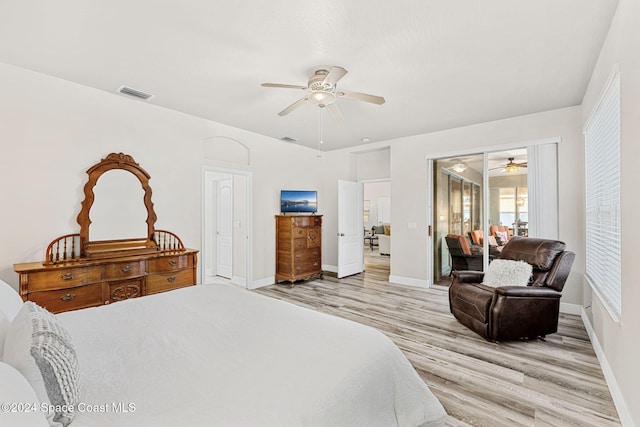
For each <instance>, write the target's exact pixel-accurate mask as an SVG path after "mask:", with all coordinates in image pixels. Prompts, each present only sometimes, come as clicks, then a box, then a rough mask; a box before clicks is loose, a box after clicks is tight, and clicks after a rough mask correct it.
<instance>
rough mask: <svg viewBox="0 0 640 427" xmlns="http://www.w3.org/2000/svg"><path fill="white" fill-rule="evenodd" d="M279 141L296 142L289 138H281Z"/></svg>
mask: <svg viewBox="0 0 640 427" xmlns="http://www.w3.org/2000/svg"><path fill="white" fill-rule="evenodd" d="M280 140H281V141H284V142H296V139H294V138H291V137H289V136H283V137H282V138H280Z"/></svg>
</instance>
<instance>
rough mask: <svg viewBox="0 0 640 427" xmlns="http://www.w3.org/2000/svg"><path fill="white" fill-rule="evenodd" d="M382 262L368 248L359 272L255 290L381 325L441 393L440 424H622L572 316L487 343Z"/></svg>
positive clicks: (440, 294) (441, 302)
mask: <svg viewBox="0 0 640 427" xmlns="http://www.w3.org/2000/svg"><path fill="white" fill-rule="evenodd" d="M366 250H368V249H365V251H366ZM385 258H386V259H385ZM388 263H389V258H388V257H379V256H377V250H374V251H373V253H368V254H367V262H366V264H365V265H366V271H365V273H362V274H358V275H355V276H351V277H348V278H345V279H340V280H339V279H336V278H334V277H329V276H325V277H324V278H323V279H321V280H314V281H311V282H303V283H299V284H296V286H295V287H294V288H290V287H289V286H288V285H283V284H280V285H271V286H267V287H264V288H260V289H258V290H256V292H259V293H261V294H263V295H268V296H271V297H274V298H278V299H282V300H286V301H289V302H291V303H293V304H297V305H301V306H304V307H308V308H311V309H313V310H317V311H321V312H325V313H329V314H333V315H336V316H340V317H343V318H347V319H350V320H353V321H356V322H359V323H363V324H366V325H369V326H372V327H374V328H377V329H379V330H381V331H383V332H384V333H385V334H387V336H389V338H391V339H392V340H393V341H394V342H395V343H396V345H397V346H398V347H399V348H400V349H401V350H402V351H403V352H404V354H405V355H406V356H407V358H408V359H409V361H410V362H411V363H412V364H413V366H414V367H415V368H416V370H417V371H418V373H419V374H420V376H421V377H422V378H423V380H424V381H425V382H426V383H427V384H428V385H429V387H430V388H431V390H432V391H433V393H434V394H435V395H436V396H437V397H438V399H440V402H442V405H443V406H444V407H445V409H446V410H447V413H448V414H449V417H448V419H447V423H446V425H447V426H491V427H494V426H594V427H601V426H619V425H620V422H619V419H618V415H617V413H616V410H615V407H614V405H613V402H612V400H611V396H610V394H609V390H608V388H607V385H606V383H605V380H604V377H603V374H602V370H601V369H600V365H599V364H598V360H597V358H596V356H595V353H594V351H593V348H592V346H591V343H590V341H589V338H588V336H587V333H586V331H585V328H584V325H583V324H582V321H581V319H580V317H579V316H572V315H561V316H560V325H559V331H558V333H556V334H553V335H550V336H548V337H547V339H546V340H545V341H542V340H535V341H515V342H504V343H490V342H487V341H486V340H484V339H483V338H481V337H480V336H478V335H476V334H475V333H474V332H472V331H470V330H468V329H467V328H465V327H464V326H462V325H460V324H459V323H458V322H457V321H456V320H455V318H454V317H453V316H452V315H451V314H450V312H449V306H448V299H447V294H446V291H440V290H433V289H421V288H415V287H408V286H401V285H394V284H389V282H388V281H387V278H388V275H389V267H388Z"/></svg>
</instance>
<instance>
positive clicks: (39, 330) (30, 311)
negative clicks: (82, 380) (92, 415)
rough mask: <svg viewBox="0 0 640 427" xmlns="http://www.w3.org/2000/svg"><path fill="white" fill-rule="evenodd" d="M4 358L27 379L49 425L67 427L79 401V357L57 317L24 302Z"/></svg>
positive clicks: (10, 331) (15, 321) (14, 324)
mask: <svg viewBox="0 0 640 427" xmlns="http://www.w3.org/2000/svg"><path fill="white" fill-rule="evenodd" d="M3 360H4V361H5V362H6V363H9V364H10V365H12V366H13V367H14V368H16V369H17V370H18V371H20V373H21V374H22V375H24V377H25V378H26V379H27V381H29V383H30V384H31V387H33V389H34V390H35V392H36V395H37V396H38V400H39V401H40V403H44V404H46V405H51V406H52V407H55V410H53V411H51V412H50V413H48V414H47V419H48V421H49V424H50V425H52V426H58V425H62V426H67V425H68V424H69V423H70V422H71V421H72V420H73V416H74V412H73V409H74V408H75V406H76V405H77V404H78V401H79V395H80V385H79V381H78V359H77V357H76V353H75V350H74V348H73V346H72V345H71V337H70V336H69V333H68V332H67V330H66V329H65V328H64V327H63V326H62V325H61V324H60V323H59V322H58V319H57V318H56V317H55V316H54V315H53V314H51V313H49V312H48V311H47V310H45V309H44V308H42V307H39V306H38V305H36V304H34V303H33V302H31V301H27V302H25V303H24V304H23V307H22V309H21V310H20V312H19V313H18V315H17V316H16V318H15V319H13V322H12V323H11V327H10V328H9V332H8V334H7V337H6V339H5V346H4V356H3Z"/></svg>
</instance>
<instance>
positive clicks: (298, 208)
mask: <svg viewBox="0 0 640 427" xmlns="http://www.w3.org/2000/svg"><path fill="white" fill-rule="evenodd" d="M280 212H282V213H294V212H295V213H302V212H304V213H316V212H318V192H317V191H303V190H281V191H280Z"/></svg>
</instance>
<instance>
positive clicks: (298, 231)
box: [291, 227, 307, 239]
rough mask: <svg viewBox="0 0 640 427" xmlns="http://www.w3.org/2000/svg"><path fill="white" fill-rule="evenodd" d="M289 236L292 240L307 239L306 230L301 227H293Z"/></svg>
mask: <svg viewBox="0 0 640 427" xmlns="http://www.w3.org/2000/svg"><path fill="white" fill-rule="evenodd" d="M291 234H292V237H293V238H294V239H299V238H305V239H306V238H307V229H306V228H301V227H293V229H291Z"/></svg>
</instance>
